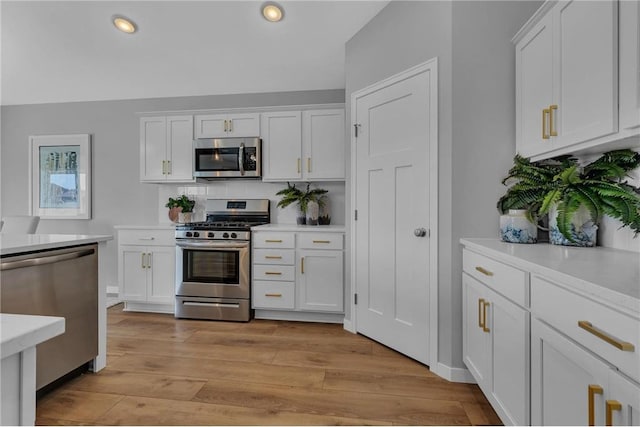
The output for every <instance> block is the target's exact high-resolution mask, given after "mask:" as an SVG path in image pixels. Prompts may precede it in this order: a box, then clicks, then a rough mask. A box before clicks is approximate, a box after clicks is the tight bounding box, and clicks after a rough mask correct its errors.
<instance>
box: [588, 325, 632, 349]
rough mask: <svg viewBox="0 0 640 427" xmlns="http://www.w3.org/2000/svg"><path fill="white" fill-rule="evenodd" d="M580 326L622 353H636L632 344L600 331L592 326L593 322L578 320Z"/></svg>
mask: <svg viewBox="0 0 640 427" xmlns="http://www.w3.org/2000/svg"><path fill="white" fill-rule="evenodd" d="M578 326H579V327H581V328H582V329H584V330H585V331H587V332H589V333H590V334H593V335H595V336H596V337H598V338H600V339H601V340H603V341H606V342H608V343H609V344H611V345H612V346H614V347H615V348H617V349H618V350H622V351H631V352H632V351H635V347H634V345H633V344H631V343H630V342H626V341H621V340H619V339H617V338H615V337H613V336H611V335H610V334H608V333H606V332H605V331H603V330H602V329H598V328H596V327H595V326H593V325H592V324H591V322H587V321H586V320H578Z"/></svg>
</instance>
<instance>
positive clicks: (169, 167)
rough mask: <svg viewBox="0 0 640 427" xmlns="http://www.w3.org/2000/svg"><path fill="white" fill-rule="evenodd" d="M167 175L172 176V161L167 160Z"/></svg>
mask: <svg viewBox="0 0 640 427" xmlns="http://www.w3.org/2000/svg"><path fill="white" fill-rule="evenodd" d="M167 175H171V160H167Z"/></svg>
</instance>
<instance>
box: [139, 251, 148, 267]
mask: <svg viewBox="0 0 640 427" xmlns="http://www.w3.org/2000/svg"><path fill="white" fill-rule="evenodd" d="M140 267H142V268H147V267H146V266H145V265H144V252H142V257H141V259H140Z"/></svg>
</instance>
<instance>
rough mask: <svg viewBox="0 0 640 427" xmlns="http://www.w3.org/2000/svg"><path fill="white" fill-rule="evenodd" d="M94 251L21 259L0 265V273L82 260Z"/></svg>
mask: <svg viewBox="0 0 640 427" xmlns="http://www.w3.org/2000/svg"><path fill="white" fill-rule="evenodd" d="M95 252H96V250H95V249H83V250H81V251H75V252H69V253H66V254H59V255H49V256H41V257H38V258H30V259H23V260H20V261H6V262H3V263H0V271H6V270H14V269H16V268H25V267H35V266H38V265H46V264H53V263H55V262H60V261H68V260H71V259H76V258H82V257H85V256H89V255H93V254H94V253H95Z"/></svg>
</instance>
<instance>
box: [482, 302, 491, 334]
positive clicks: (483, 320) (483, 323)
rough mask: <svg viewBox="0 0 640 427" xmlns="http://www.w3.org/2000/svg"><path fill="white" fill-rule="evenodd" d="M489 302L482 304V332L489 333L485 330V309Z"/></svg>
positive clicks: (487, 329)
mask: <svg viewBox="0 0 640 427" xmlns="http://www.w3.org/2000/svg"><path fill="white" fill-rule="evenodd" d="M489 305H490V304H489V302H487V301H483V302H482V330H483V331H484V332H491V330H490V329H489V328H487V307H489Z"/></svg>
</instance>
